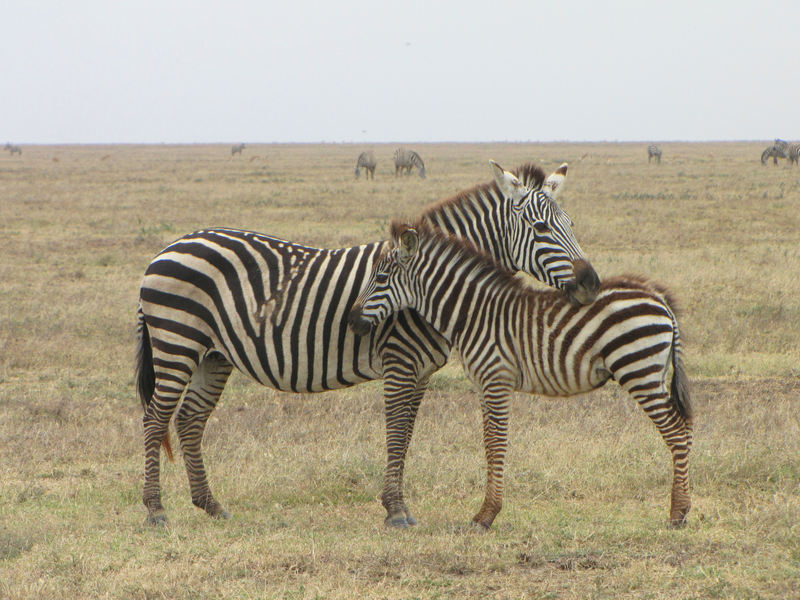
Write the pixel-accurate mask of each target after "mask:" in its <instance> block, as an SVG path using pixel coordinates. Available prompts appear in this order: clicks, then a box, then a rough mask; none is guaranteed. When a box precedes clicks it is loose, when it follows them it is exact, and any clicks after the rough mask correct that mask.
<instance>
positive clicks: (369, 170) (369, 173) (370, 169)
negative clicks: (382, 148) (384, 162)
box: [356, 150, 378, 179]
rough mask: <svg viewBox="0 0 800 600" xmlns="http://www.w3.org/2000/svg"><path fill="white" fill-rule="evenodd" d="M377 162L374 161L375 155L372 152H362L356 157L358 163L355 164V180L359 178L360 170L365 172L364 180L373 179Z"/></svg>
mask: <svg viewBox="0 0 800 600" xmlns="http://www.w3.org/2000/svg"><path fill="white" fill-rule="evenodd" d="M377 164H378V163H377V161H376V160H375V154H374V153H373V152H372V150H369V151H367V152H362V153H361V154H359V155H358V161H357V162H356V178H358V177H361V168H362V167H363V168H364V171H365V178H366V179H370V177H371V178H372V179H375V167H376V166H377Z"/></svg>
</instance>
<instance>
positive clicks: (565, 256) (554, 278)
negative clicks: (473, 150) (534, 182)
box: [490, 161, 600, 305]
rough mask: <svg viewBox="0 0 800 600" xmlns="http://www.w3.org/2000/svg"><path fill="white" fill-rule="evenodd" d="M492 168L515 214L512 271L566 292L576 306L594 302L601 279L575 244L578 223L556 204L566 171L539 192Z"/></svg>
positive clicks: (510, 224)
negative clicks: (574, 225) (575, 227)
mask: <svg viewBox="0 0 800 600" xmlns="http://www.w3.org/2000/svg"><path fill="white" fill-rule="evenodd" d="M490 162H491V165H492V170H493V172H494V178H495V182H496V183H497V186H498V188H499V190H500V193H501V194H502V195H503V196H504V197H505V200H506V202H507V204H508V205H509V210H510V215H509V218H508V219H507V220H506V228H507V231H506V232H505V235H506V246H507V247H508V254H509V261H510V263H511V264H510V265H509V266H510V267H511V268H513V269H514V270H517V271H525V272H526V273H530V274H532V275H533V276H535V277H536V278H537V279H538V280H539V281H541V282H543V283H546V284H548V285H550V286H552V287H555V288H558V289H560V290H562V291H564V292H565V293H566V294H567V296H568V297H569V299H570V301H571V302H572V303H573V304H576V305H577V304H590V303H591V302H593V301H594V299H595V297H596V296H597V292H598V290H599V289H600V277H598V275H597V272H595V270H594V268H593V267H592V265H591V264H590V263H589V261H588V259H587V258H586V256H585V255H584V253H583V250H581V247H580V245H579V244H578V240H576V239H575V234H574V233H573V231H572V225H573V223H572V219H570V218H569V215H567V213H566V212H564V210H563V209H562V208H561V207H560V206H559V205H558V203H557V202H556V201H555V197H556V196H557V195H558V192H559V191H560V188H561V187H563V186H562V185H561V184H562V183H563V181H564V177H565V175H566V171H567V169H566V165H561V167H559V168H558V170H556V172H555V173H553V174H552V175H551V176H550V177H548V178H547V180H546V181H545V183H544V185H543V186H542V188H541V189H538V190H534V189H530V188H528V187H526V186H525V185H524V184H523V183H522V182H521V181H520V180H519V179H518V178H517V177H516V176H515V175H514V174H513V173H511V172H509V171H506V170H505V169H503V168H502V167H501V166H500V165H499V164H497V163H496V162H494V161H490Z"/></svg>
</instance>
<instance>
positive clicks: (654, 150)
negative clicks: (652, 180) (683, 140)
mask: <svg viewBox="0 0 800 600" xmlns="http://www.w3.org/2000/svg"><path fill="white" fill-rule="evenodd" d="M654 158H655V159H656V162H657V163H658V164H661V148H659V147H658V146H656V145H655V144H650V145H649V146H648V147H647V162H648V163H649V162H650V161H651V160H652V159H654Z"/></svg>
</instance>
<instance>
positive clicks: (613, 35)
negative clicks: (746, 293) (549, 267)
mask: <svg viewBox="0 0 800 600" xmlns="http://www.w3.org/2000/svg"><path fill="white" fill-rule="evenodd" d="M0 1H1V2H2V12H1V13H0V14H1V16H0V19H1V20H0V27H1V28H2V36H0V51H1V52H2V59H0V142H3V143H4V142H5V141H6V140H10V141H13V142H17V143H92V142H97V143H112V142H146V143H158V142H180V143H183V142H186V143H189V142H236V141H240V140H241V141H246V142H254V143H255V142H319V141H329V142H330V141H337V142H398V141H399V142H402V141H528V140H531V141H553V140H574V141H589V140H597V141H601V140H609V141H613V140H620V141H621V140H638V141H648V140H739V139H752V140H770V139H772V138H775V137H783V138H786V139H793V140H797V139H800V43H799V42H800V35H798V31H800V3H798V2H796V1H792V2H783V1H774V2H767V1H765V0H759V1H758V2H750V1H743V2H739V1H737V0H725V1H719V0H714V1H703V0H693V1H692V0H690V1H683V0H678V1H672V2H663V1H662V2H648V1H647V0H639V1H635V2H596V1H577V0H576V1H569V0H567V1H560V0H551V1H550V2H546V3H541V4H540V3H537V2H534V1H532V0H522V1H519V2H504V1H497V0H495V1H492V0H489V1H481V2H472V1H466V0H462V1H443V2H437V1H436V0H426V1H421V2H417V1H416V0H394V1H393V2H381V1H380V0H371V1H331V2H326V1H323V0H320V1H318V2H306V1H303V0H281V1H272V0H267V1H266V2H265V1H247V2H237V1H228V2H202V0H192V1H184V0H180V1H171V0H159V1H157V2H152V1H149V0H137V1H135V2H130V1H129V2H119V1H114V0H101V1H81V0H75V1H70V2H66V1H63V0H57V1H49V0H44V1H35V0H18V1H15V0H0Z"/></svg>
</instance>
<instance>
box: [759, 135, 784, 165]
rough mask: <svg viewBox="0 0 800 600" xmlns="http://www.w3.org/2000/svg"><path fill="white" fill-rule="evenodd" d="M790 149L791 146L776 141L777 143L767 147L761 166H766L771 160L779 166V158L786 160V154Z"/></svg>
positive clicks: (781, 141) (762, 154)
mask: <svg viewBox="0 0 800 600" xmlns="http://www.w3.org/2000/svg"><path fill="white" fill-rule="evenodd" d="M788 149H789V144H787V143H786V142H784V141H783V140H775V142H774V143H773V144H772V145H770V146H767V148H766V149H765V150H764V152H762V153H761V164H762V165H766V164H767V161H768V160H769V159H770V158H771V159H772V162H773V163H774V164H775V165H777V164H778V159H779V158H786V157H787V156H786V152H787V150H788Z"/></svg>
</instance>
